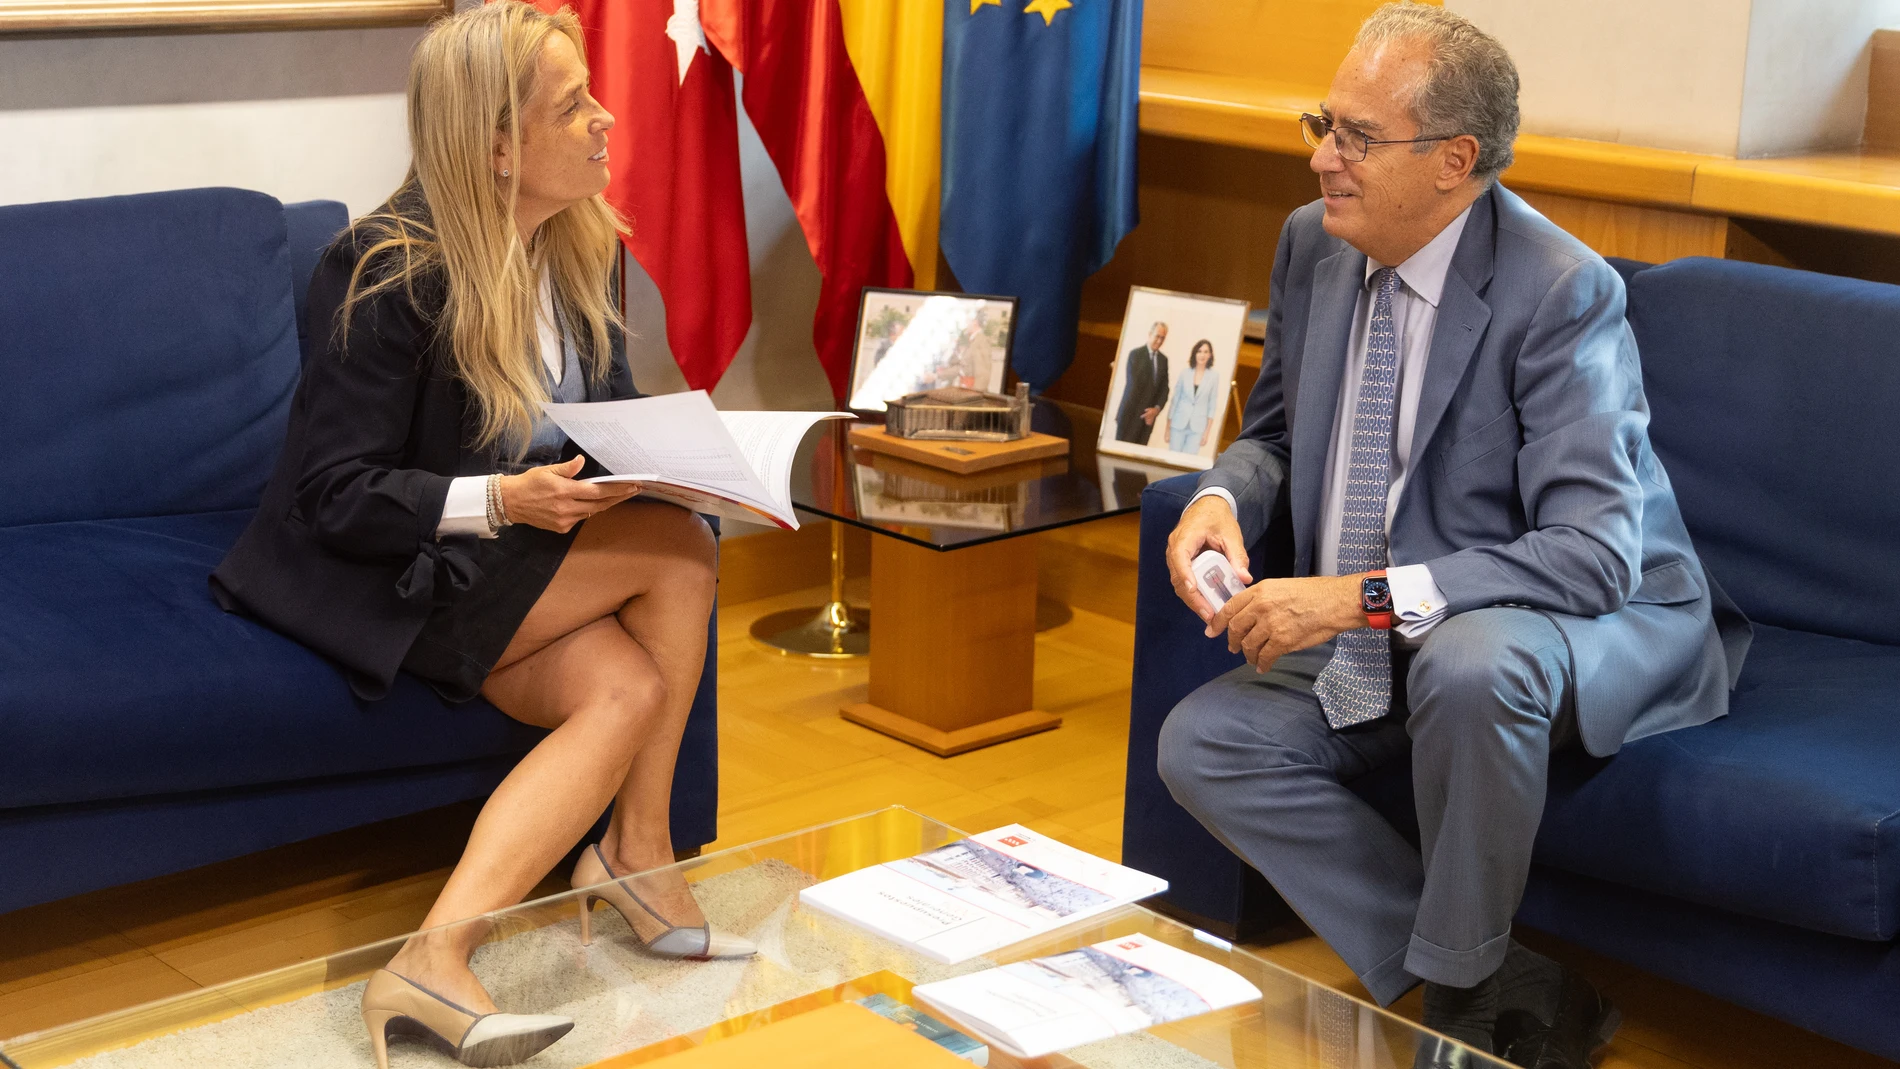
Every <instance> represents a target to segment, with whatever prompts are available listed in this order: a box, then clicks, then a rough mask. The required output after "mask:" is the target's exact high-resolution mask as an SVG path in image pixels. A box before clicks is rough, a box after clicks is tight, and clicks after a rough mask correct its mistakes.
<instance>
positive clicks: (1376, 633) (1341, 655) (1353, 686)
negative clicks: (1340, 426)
mask: <svg viewBox="0 0 1900 1069" xmlns="http://www.w3.org/2000/svg"><path fill="white" fill-rule="evenodd" d="M1372 286H1373V297H1372V327H1371V330H1370V331H1368V332H1367V336H1366V368H1365V376H1364V377H1363V378H1361V379H1360V380H1359V398H1358V401H1357V402H1356V403H1355V404H1354V406H1353V414H1352V456H1351V459H1350V460H1349V461H1348V463H1347V467H1346V509H1345V514H1344V515H1343V516H1342V517H1341V518H1340V521H1339V574H1340V575H1352V574H1353V573H1355V572H1370V571H1377V570H1379V569H1381V568H1384V567H1385V563H1386V552H1385V548H1386V547H1385V499H1386V493H1387V491H1388V490H1389V489H1390V488H1391V485H1392V482H1391V479H1392V432H1393V427H1394V426H1395V424H1396V423H1397V419H1396V416H1397V413H1398V400H1399V334H1398V330H1397V329H1396V325H1395V324H1394V323H1393V321H1392V296H1393V294H1395V293H1397V292H1398V289H1399V273H1398V272H1397V271H1394V270H1393V269H1392V268H1390V267H1384V268H1380V269H1379V270H1378V271H1376V272H1374V273H1373V275H1372ZM1313 693H1314V695H1315V696H1317V697H1318V698H1319V707H1320V709H1321V710H1322V711H1323V712H1325V714H1326V722H1327V723H1328V724H1331V725H1332V726H1333V727H1335V728H1343V727H1347V726H1349V725H1352V724H1363V723H1365V722H1366V721H1368V720H1376V719H1378V718H1379V717H1382V716H1384V715H1385V714H1386V713H1388V712H1390V711H1391V708H1392V645H1391V638H1390V635H1389V634H1388V633H1387V632H1385V631H1380V630H1375V629H1373V628H1370V627H1361V628H1357V629H1355V630H1352V631H1343V632H1341V633H1340V635H1339V637H1338V638H1337V639H1334V640H1333V659H1332V660H1331V661H1329V662H1327V665H1326V667H1325V668H1324V669H1322V670H1321V671H1320V674H1319V678H1318V679H1316V680H1314V681H1313Z"/></svg>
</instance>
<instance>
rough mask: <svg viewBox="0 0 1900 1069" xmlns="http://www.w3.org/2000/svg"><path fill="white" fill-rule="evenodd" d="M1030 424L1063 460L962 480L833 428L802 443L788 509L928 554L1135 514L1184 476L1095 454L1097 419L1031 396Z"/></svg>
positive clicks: (842, 426) (842, 427) (845, 427)
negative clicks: (1056, 443) (1145, 496)
mask: <svg viewBox="0 0 1900 1069" xmlns="http://www.w3.org/2000/svg"><path fill="white" fill-rule="evenodd" d="M1033 403H1034V405H1035V409H1034V412H1033V414H1032V417H1031V419H1032V426H1033V428H1034V429H1035V430H1038V431H1041V432H1042V433H1044V434H1053V435H1055V436H1056V437H1058V438H1066V439H1068V441H1069V452H1068V455H1067V456H1056V457H1050V458H1048V459H1046V460H1040V461H1028V462H1026V463H1022V464H1014V465H1010V466H1009V467H1005V468H993V469H991V470H989V471H980V472H973V473H971V474H968V475H961V474H957V473H955V472H949V471H944V470H942V469H941V468H935V467H931V466H930V465H928V464H921V463H918V462H916V461H911V460H905V459H902V458H900V457H894V456H890V455H887V454H884V453H874V452H871V451H870V450H867V449H857V448H853V447H852V446H851V445H850V444H849V441H848V438H847V435H848V434H849V430H850V426H851V425H850V424H849V423H846V422H845V421H843V420H838V421H836V422H834V423H832V424H829V425H827V426H825V427H824V428H822V429H821V430H819V431H817V432H814V433H812V434H808V435H806V436H805V441H804V443H803V444H802V445H801V446H800V448H799V451H798V457H797V459H796V460H795V461H794V462H793V464H792V502H793V503H794V504H796V505H797V506H798V507H799V508H800V509H802V510H804V511H806V512H811V513H816V514H817V515H820V516H823V517H825V518H826V519H831V520H840V521H843V522H844V523H848V524H851V525H852V526H854V527H863V528H865V529H867V530H870V531H872V532H875V533H877V534H881V535H888V536H890V537H893V538H901V539H903V540H904V541H907V542H912V543H915V544H917V545H920V546H928V547H930V548H931V549H956V548H958V547H961V546H973V545H978V544H981V543H984V542H994V541H997V540H999V539H1004V538H1014V537H1016V536H1018V535H1025V534H1033V533H1035V532H1037V531H1047V530H1049V529H1051V528H1055V527H1066V526H1068V525H1069V524H1072V523H1084V522H1086V521H1088V520H1094V519H1100V518H1101V517H1104V516H1114V515H1118V514H1120V513H1124V512H1134V511H1136V510H1137V509H1139V508H1140V507H1141V491H1142V488H1143V487H1146V486H1147V485H1148V484H1149V483H1150V482H1153V481H1156V480H1159V479H1165V478H1168V477H1169V476H1171V475H1182V474H1185V473H1186V469H1183V468H1171V467H1168V466H1166V465H1162V464H1154V463H1146V462H1143V461H1139V460H1131V459H1128V458H1126V457H1119V456H1110V455H1108V454H1098V453H1097V452H1096V451H1095V441H1096V435H1097V432H1098V431H1099V430H1100V428H1101V422H1102V414H1101V413H1100V412H1098V411H1096V410H1094V409H1091V408H1084V407H1082V406H1081V405H1070V404H1064V403H1062V402H1059V401H1051V400H1049V399H1047V398H1037V399H1035V401H1034V402H1033Z"/></svg>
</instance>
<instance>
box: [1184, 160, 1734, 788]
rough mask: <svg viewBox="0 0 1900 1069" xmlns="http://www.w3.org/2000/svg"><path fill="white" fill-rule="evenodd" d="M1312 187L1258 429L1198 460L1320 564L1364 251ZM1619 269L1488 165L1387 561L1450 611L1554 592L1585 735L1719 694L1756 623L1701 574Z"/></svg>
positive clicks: (1275, 284)
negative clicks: (1328, 226)
mask: <svg viewBox="0 0 1900 1069" xmlns="http://www.w3.org/2000/svg"><path fill="white" fill-rule="evenodd" d="M1323 213H1324V207H1323V206H1322V205H1321V204H1320V203H1319V202H1317V201H1316V202H1314V203H1312V204H1308V205H1305V206H1303V207H1301V208H1300V209H1298V210H1297V211H1295V212H1294V213H1293V214H1292V215H1291V216H1290V217H1288V219H1287V221H1286V226H1285V228H1284V229H1283V230H1282V231H1281V233H1280V245H1279V249H1278V252H1277V254H1276V256H1275V260H1274V266H1273V279H1272V283H1271V287H1272V288H1271V303H1270V304H1269V305H1268V323H1267V337H1266V346H1265V350H1264V352H1263V355H1262V359H1261V368H1260V379H1259V381H1258V383H1256V385H1255V386H1254V390H1253V393H1252V395H1251V396H1250V397H1249V398H1248V401H1247V410H1246V414H1245V417H1244V421H1243V422H1244V424H1245V429H1244V430H1243V431H1242V433H1241V436H1240V438H1239V440H1238V441H1236V442H1235V443H1234V444H1233V446H1231V447H1230V448H1229V449H1227V451H1226V452H1224V453H1222V454H1221V456H1220V457H1219V458H1218V459H1217V460H1216V461H1215V464H1214V467H1213V468H1212V469H1211V470H1209V471H1208V472H1207V473H1206V474H1205V475H1203V476H1202V478H1201V481H1200V485H1201V486H1202V487H1210V486H1218V487H1222V488H1224V489H1226V490H1227V491H1228V492H1229V493H1231V494H1233V495H1234V500H1235V502H1236V505H1237V506H1238V513H1239V516H1238V519H1239V521H1240V526H1241V530H1242V532H1243V533H1244V534H1245V535H1246V537H1247V540H1248V543H1249V544H1252V543H1253V542H1255V541H1257V540H1258V539H1259V538H1260V537H1261V535H1262V534H1263V533H1264V532H1265V531H1266V530H1267V527H1268V523H1269V521H1270V520H1271V519H1272V518H1273V516H1274V514H1275V512H1276V511H1277V510H1279V509H1281V508H1286V509H1289V510H1290V512H1291V521H1292V529H1293V539H1294V574H1295V575H1310V574H1312V569H1313V554H1314V545H1315V544H1316V542H1317V541H1318V524H1319V513H1320V488H1321V483H1322V481H1323V479H1324V469H1325V464H1326V457H1327V453H1328V450H1329V447H1330V444H1331V442H1332V438H1333V423H1334V417H1335V413H1336V411H1337V408H1338V403H1339V391H1340V389H1341V379H1342V378H1343V376H1344V369H1345V361H1346V350H1347V346H1348V344H1349V342H1350V338H1349V335H1350V333H1351V330H1352V320H1353V311H1354V308H1355V306H1356V304H1357V301H1358V298H1359V294H1360V291H1361V290H1362V289H1363V288H1364V285H1365V269H1366V257H1365V255H1364V254H1363V253H1360V252H1358V251H1357V250H1355V249H1353V248H1352V247H1351V246H1349V245H1347V244H1346V243H1345V242H1343V241H1341V240H1339V239H1338V238H1334V237H1332V236H1330V235H1329V234H1327V233H1326V231H1325V229H1324V228H1323V226H1322V225H1321V217H1322V215H1323ZM1623 310H1624V293H1623V281H1622V279H1621V277H1619V276H1618V275H1617V273H1616V271H1615V270H1614V269H1612V268H1611V267H1610V266H1609V265H1608V264H1607V263H1605V262H1604V261H1603V258H1602V257H1600V256H1598V255H1597V254H1596V253H1594V252H1592V251H1591V250H1590V249H1589V248H1587V247H1586V246H1584V245H1583V243H1581V242H1579V241H1578V240H1577V239H1575V238H1573V237H1571V236H1570V235H1569V234H1568V233H1566V232H1564V231H1563V230H1561V229H1559V228H1558V227H1557V226H1556V225H1555V224H1553V223H1551V222H1550V221H1549V220H1548V219H1545V218H1544V217H1543V216H1542V215H1539V214H1538V213H1537V211H1536V210H1535V209H1533V208H1532V207H1530V205H1528V204H1526V203H1524V201H1523V199H1522V198H1520V197H1518V196H1517V195H1516V194H1513V193H1511V192H1510V191H1509V190H1506V189H1504V188H1503V187H1501V186H1498V185H1495V184H1493V186H1492V187H1491V189H1490V190H1488V191H1487V192H1485V193H1484V194H1483V195H1482V196H1480V197H1479V198H1478V200H1477V201H1476V202H1475V203H1474V204H1473V205H1472V208H1471V215H1470V218H1469V219H1467V220H1466V223H1465V230H1464V233H1463V235H1462V236H1461V237H1460V238H1459V241H1458V248H1457V251H1456V252H1455V253H1454V254H1453V256H1452V263H1451V270H1450V271H1449V272H1448V273H1447V274H1446V276H1445V290H1444V293H1443V295H1442V296H1441V297H1440V300H1439V305H1438V322H1437V326H1436V328H1435V329H1434V331H1433V334H1432V342H1431V348H1430V355H1429V358H1428V360H1427V362H1426V365H1425V378H1424V382H1423V385H1422V387H1421V389H1420V391H1419V400H1418V416H1417V428H1416V430H1415V431H1414V433H1413V437H1412V453H1411V457H1410V458H1409V468H1408V470H1409V471H1410V472H1411V473H1412V474H1411V475H1410V476H1409V477H1408V478H1407V480H1406V485H1405V491H1404V493H1403V494H1402V495H1401V496H1400V498H1399V502H1398V506H1397V509H1396V510H1395V512H1394V514H1393V520H1392V532H1391V538H1390V553H1391V558H1392V563H1393V564H1424V565H1427V566H1428V567H1429V568H1430V569H1431V573H1432V578H1433V580H1434V581H1436V582H1437V584H1438V587H1439V589H1440V590H1442V591H1443V592H1444V594H1445V596H1446V598H1447V599H1448V601H1449V603H1450V604H1449V610H1448V611H1450V612H1451V613H1460V612H1469V611H1470V610H1472V609H1478V608H1483V607H1486V606H1493V605H1517V606H1524V607H1528V608H1532V609H1537V610H1541V611H1543V612H1544V613H1546V614H1547V615H1548V616H1549V617H1550V618H1551V619H1552V621H1553V622H1555V623H1556V625H1557V626H1558V627H1559V628H1560V629H1561V630H1562V632H1563V634H1564V638H1565V641H1566V642H1567V643H1568V644H1569V646H1570V655H1571V661H1572V665H1573V668H1574V675H1575V680H1576V710H1577V716H1578V724H1579V728H1580V732H1581V734H1582V737H1583V743H1584V746H1585V747H1586V748H1587V749H1588V750H1589V751H1590V752H1591V753H1593V754H1597V755H1599V756H1602V755H1607V754H1610V753H1614V752H1615V751H1616V749H1617V748H1618V747H1619V746H1621V745H1622V744H1623V743H1624V742H1627V741H1631V740H1634V739H1637V738H1641V737H1643V736H1645V735H1651V734H1655V733H1657V732H1661V731H1668V730H1672V729H1674V728H1679V727H1688V726H1691V725H1694V724H1701V723H1705V722H1707V721H1709V720H1712V719H1714V718H1716V717H1719V716H1722V715H1723V714H1725V713H1726V712H1727V711H1728V692H1729V689H1730V687H1731V686H1732V685H1733V682H1734V679H1735V677H1736V676H1737V674H1739V672H1740V671H1741V662H1742V657H1743V656H1744V654H1745V652H1746V650H1747V647H1748V641H1749V636H1750V629H1749V626H1748V623H1747V621H1746V620H1745V619H1744V618H1743V617H1742V615H1741V613H1740V612H1739V611H1738V610H1736V609H1735V608H1734V606H1733V603H1731V602H1729V601H1728V600H1727V598H1726V597H1725V596H1723V595H1722V594H1721V591H1720V589H1719V588H1717V587H1715V586H1714V584H1713V583H1712V582H1711V581H1710V580H1709V579H1708V577H1707V575H1706V574H1705V573H1704V571H1703V568H1702V565H1701V562H1700V561H1699V560H1698V559H1697V557H1696V553H1695V548H1694V547H1693V546H1692V545H1691V544H1690V542H1689V534H1688V531H1687V529H1686V528H1685V527H1684V526H1683V522H1682V515H1681V513H1680V511H1679V510H1678V509H1677V507H1676V500H1675V493H1674V491H1673V490H1672V489H1671V488H1670V485H1669V477H1668V475H1667V474H1665V473H1664V471H1663V468H1662V464H1661V463H1660V462H1659V461H1658V460H1657V459H1656V454H1655V453H1654V452H1653V451H1652V450H1651V449H1650V444H1649V433H1648V426H1649V405H1648V402H1647V401H1646V400H1645V399H1644V397H1643V381H1642V371H1641V367H1640V365H1639V363H1638V359H1637V351H1636V339H1635V336H1634V335H1633V334H1632V333H1631V332H1630V328H1629V324H1628V322H1627V321H1625V319H1624V316H1623Z"/></svg>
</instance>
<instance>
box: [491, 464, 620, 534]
mask: <svg viewBox="0 0 1900 1069" xmlns="http://www.w3.org/2000/svg"><path fill="white" fill-rule="evenodd" d="M586 466H587V458H586V457H579V456H577V457H575V458H574V459H572V460H570V461H568V462H566V463H565V464H549V465H547V466H546V467H540V468H529V469H528V470H527V471H524V472H522V473H521V474H520V475H504V476H502V477H501V507H502V511H503V512H506V513H507V514H508V519H509V520H510V521H512V522H514V523H525V524H527V525H529V526H530V527H539V528H541V529H543V530H547V531H558V532H561V533H562V534H565V533H567V532H568V531H571V530H573V529H574V525H575V524H577V523H579V522H581V521H582V520H584V519H586V518H587V517H589V516H592V515H593V514H594V513H596V512H605V511H606V510H607V509H610V508H613V507H614V506H615V505H618V504H620V503H621V502H622V501H625V500H627V499H628V498H630V497H632V496H634V495H635V494H637V493H639V492H640V484H639V483H584V482H579V481H577V480H576V479H575V478H574V476H576V475H579V474H580V473H581V469H582V468H583V467H586Z"/></svg>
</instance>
